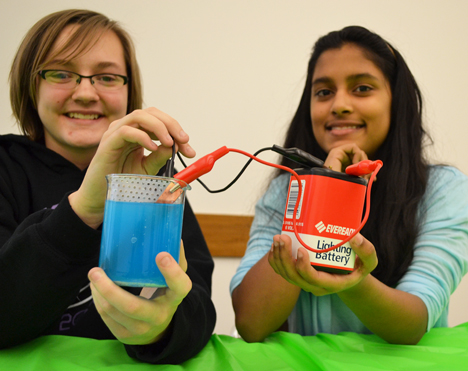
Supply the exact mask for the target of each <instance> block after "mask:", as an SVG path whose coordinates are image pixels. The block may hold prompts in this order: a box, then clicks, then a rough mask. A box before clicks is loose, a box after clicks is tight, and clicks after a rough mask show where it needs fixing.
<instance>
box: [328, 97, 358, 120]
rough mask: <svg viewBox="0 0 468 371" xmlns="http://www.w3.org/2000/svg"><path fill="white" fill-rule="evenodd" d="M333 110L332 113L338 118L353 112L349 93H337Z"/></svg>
mask: <svg viewBox="0 0 468 371" xmlns="http://www.w3.org/2000/svg"><path fill="white" fill-rule="evenodd" d="M331 110H332V113H333V114H334V115H337V116H341V115H346V114H349V113H352V112H353V106H352V104H351V99H350V97H349V95H348V93H347V92H344V91H338V92H336V94H335V98H334V100H333V104H332V107H331Z"/></svg>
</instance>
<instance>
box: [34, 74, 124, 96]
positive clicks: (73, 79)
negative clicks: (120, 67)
mask: <svg viewBox="0 0 468 371" xmlns="http://www.w3.org/2000/svg"><path fill="white" fill-rule="evenodd" d="M39 76H41V77H42V78H43V79H44V80H46V81H47V82H48V83H49V84H51V85H54V86H55V87H57V88H59V89H74V88H76V87H77V86H78V85H79V84H80V83H81V79H89V80H90V81H91V84H92V85H93V86H94V87H95V88H96V90H98V91H109V90H117V89H120V88H121V87H122V86H124V85H125V84H127V82H128V77H127V76H123V75H117V74H115V73H97V74H95V75H91V76H83V75H80V74H79V73H76V72H71V71H62V70H43V71H39Z"/></svg>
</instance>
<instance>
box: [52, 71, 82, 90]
mask: <svg viewBox="0 0 468 371" xmlns="http://www.w3.org/2000/svg"><path fill="white" fill-rule="evenodd" d="M44 77H45V79H46V81H48V82H50V83H51V84H58V85H61V86H64V87H69V86H74V85H75V84H76V83H77V80H78V79H79V76H78V75H75V74H74V73H73V72H69V71H47V72H46V73H45V76H44Z"/></svg>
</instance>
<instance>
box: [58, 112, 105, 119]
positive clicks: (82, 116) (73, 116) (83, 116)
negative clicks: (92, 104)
mask: <svg viewBox="0 0 468 371" xmlns="http://www.w3.org/2000/svg"><path fill="white" fill-rule="evenodd" d="M66 115H67V116H68V117H70V118H71V119H80V120H97V119H98V118H99V117H100V115H98V114H96V113H93V114H84V113H77V112H69V113H67V114H66Z"/></svg>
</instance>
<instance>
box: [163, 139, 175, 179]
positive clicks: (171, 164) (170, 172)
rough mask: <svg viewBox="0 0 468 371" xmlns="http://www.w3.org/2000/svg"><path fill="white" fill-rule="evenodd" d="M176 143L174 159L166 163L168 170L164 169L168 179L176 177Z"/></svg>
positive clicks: (173, 146)
mask: <svg viewBox="0 0 468 371" xmlns="http://www.w3.org/2000/svg"><path fill="white" fill-rule="evenodd" d="M175 147H176V146H175V142H174V144H173V145H172V157H171V158H170V159H168V160H167V161H166V168H165V169H164V173H163V176H165V177H168V178H173V177H174V161H175V153H176V150H175Z"/></svg>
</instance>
